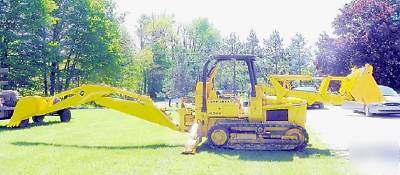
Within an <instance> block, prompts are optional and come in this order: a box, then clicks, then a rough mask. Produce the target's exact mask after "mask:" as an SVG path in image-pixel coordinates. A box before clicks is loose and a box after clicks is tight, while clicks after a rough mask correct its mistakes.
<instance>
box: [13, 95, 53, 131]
mask: <svg viewBox="0 0 400 175" xmlns="http://www.w3.org/2000/svg"><path fill="white" fill-rule="evenodd" d="M53 100H54V99H53V98H49V97H39V96H27V97H22V98H20V99H19V100H18V103H17V105H16V106H15V108H14V113H13V115H12V117H11V119H10V121H9V122H8V124H7V127H17V126H19V124H20V123H21V121H22V120H26V119H29V118H31V117H33V116H36V115H41V114H40V111H44V110H46V109H47V108H48V107H49V106H50V105H52V104H53Z"/></svg>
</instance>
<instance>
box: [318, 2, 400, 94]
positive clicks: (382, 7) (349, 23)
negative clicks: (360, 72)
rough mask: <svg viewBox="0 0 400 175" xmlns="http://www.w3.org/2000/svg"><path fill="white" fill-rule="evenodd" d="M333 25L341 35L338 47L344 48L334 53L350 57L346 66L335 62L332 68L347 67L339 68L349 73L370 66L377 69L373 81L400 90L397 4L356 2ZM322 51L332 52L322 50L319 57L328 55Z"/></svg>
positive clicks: (345, 9) (342, 12)
mask: <svg viewBox="0 0 400 175" xmlns="http://www.w3.org/2000/svg"><path fill="white" fill-rule="evenodd" d="M333 24H334V28H335V32H336V34H337V35H339V37H338V38H337V39H334V40H336V41H335V43H337V44H339V45H340V46H341V47H339V48H336V49H335V50H334V52H336V53H335V55H340V56H351V57H350V59H349V61H348V62H347V63H344V62H334V61H332V62H333V63H332V64H333V65H344V66H346V67H343V66H341V67H340V68H343V69H346V70H349V69H350V68H351V67H353V66H358V67H359V66H363V65H364V64H366V63H369V64H372V65H373V66H374V68H375V69H374V77H375V79H376V80H377V81H378V83H379V84H385V85H389V86H392V87H394V88H399V87H400V83H399V82H398V81H396V77H398V76H399V75H400V71H399V70H398V67H399V65H400V61H399V60H398V58H399V56H400V50H399V49H398V47H399V43H400V22H399V8H398V5H397V2H396V1H392V0H386V1H380V0H354V1H352V2H351V3H349V4H346V5H345V6H344V7H343V8H342V9H341V13H340V14H339V15H338V16H337V17H336V18H335V20H334V23H333ZM321 45H324V44H323V43H321ZM327 45H329V44H327ZM323 50H330V49H322V50H320V52H319V54H321V55H327V54H325V53H324V51H323ZM318 57H319V58H323V57H321V56H317V58H318ZM336 58H338V57H336ZM337 60H342V59H337ZM319 62H321V61H319ZM336 71H337V72H339V71H340V69H336Z"/></svg>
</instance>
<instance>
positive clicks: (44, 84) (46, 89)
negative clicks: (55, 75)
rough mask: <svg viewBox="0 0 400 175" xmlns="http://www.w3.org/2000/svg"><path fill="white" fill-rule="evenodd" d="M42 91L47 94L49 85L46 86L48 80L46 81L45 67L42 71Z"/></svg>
mask: <svg viewBox="0 0 400 175" xmlns="http://www.w3.org/2000/svg"><path fill="white" fill-rule="evenodd" d="M43 87H44V88H43V92H44V95H45V96H48V95H49V89H48V88H49V87H48V81H47V70H46V69H45V71H44V73H43Z"/></svg>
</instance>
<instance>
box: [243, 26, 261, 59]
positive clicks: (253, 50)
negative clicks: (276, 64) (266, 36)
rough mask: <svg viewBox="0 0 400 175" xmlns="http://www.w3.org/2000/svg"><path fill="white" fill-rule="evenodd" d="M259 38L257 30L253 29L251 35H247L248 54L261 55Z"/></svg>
mask: <svg viewBox="0 0 400 175" xmlns="http://www.w3.org/2000/svg"><path fill="white" fill-rule="evenodd" d="M259 42H260V41H259V39H258V37H257V34H256V32H255V31H254V30H253V29H251V30H250V33H249V36H248V37H247V40H246V43H245V49H246V52H247V53H248V54H251V55H257V56H260V55H261V48H260V46H259Z"/></svg>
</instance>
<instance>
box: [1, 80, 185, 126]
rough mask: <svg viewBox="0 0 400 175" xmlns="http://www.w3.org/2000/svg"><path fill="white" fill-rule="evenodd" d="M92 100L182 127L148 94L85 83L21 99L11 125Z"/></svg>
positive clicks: (157, 121)
mask: <svg viewBox="0 0 400 175" xmlns="http://www.w3.org/2000/svg"><path fill="white" fill-rule="evenodd" d="M89 102H95V103H96V104H98V105H100V106H103V107H107V108H110V109H114V110H117V111H120V112H123V113H127V114H129V115H132V116H135V117H138V118H141V119H144V120H147V121H149V122H152V123H157V124H159V125H162V126H165V127H168V128H171V129H173V130H180V128H179V125H178V124H177V123H176V122H175V121H173V120H172V118H170V116H169V115H167V114H166V113H165V110H162V109H158V108H157V107H156V106H155V105H154V103H153V101H152V100H151V99H150V98H149V97H148V96H144V95H139V94H136V93H132V92H129V91H125V90H121V89H118V88H114V87H108V86H98V85H83V86H80V87H77V88H73V89H71V90H67V91H64V92H61V93H59V94H57V95H55V97H39V96H27V97H23V98H21V99H20V100H19V101H18V103H17V106H16V107H15V111H14V114H13V116H12V117H11V120H10V122H9V123H8V124H7V126H8V127H16V126H18V125H19V123H20V122H21V121H22V120H25V119H28V118H30V117H34V116H40V115H45V114H49V113H53V112H56V111H59V110H63V109H67V108H70V107H74V106H79V105H82V104H85V103H89Z"/></svg>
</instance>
